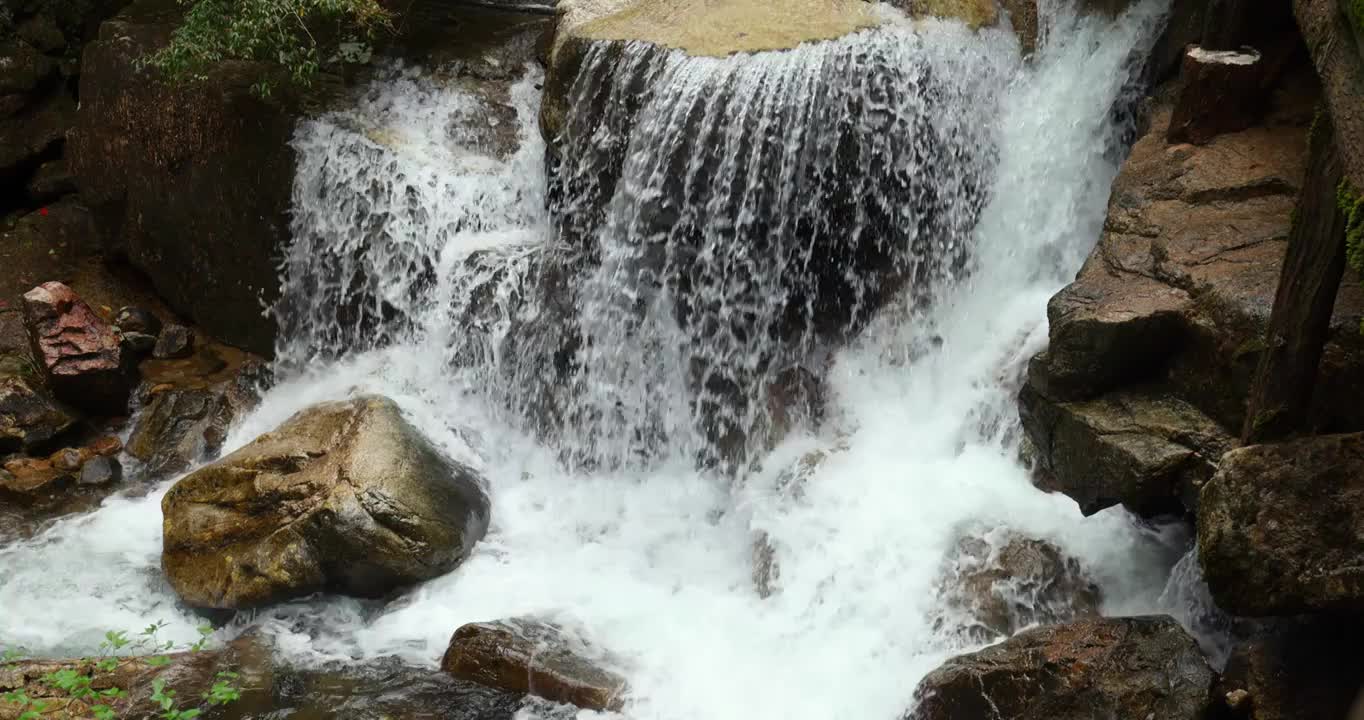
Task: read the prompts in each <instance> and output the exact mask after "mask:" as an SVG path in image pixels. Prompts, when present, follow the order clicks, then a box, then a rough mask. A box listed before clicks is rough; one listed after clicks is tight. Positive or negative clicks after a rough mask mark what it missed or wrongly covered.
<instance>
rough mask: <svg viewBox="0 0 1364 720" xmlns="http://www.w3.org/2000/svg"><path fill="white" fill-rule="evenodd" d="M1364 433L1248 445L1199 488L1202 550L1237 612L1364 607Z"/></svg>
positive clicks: (1227, 605)
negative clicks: (1363, 551)
mask: <svg viewBox="0 0 1364 720" xmlns="http://www.w3.org/2000/svg"><path fill="white" fill-rule="evenodd" d="M1361 527H1364V433H1356V434H1349V435H1322V436H1317V437H1311V438H1306V439H1302V440H1295V441H1291V442H1285V443H1278V444H1272V445H1252V446H1250V447H1245V448H1241V449H1239V450H1234V451H1232V452H1230V453H1228V454H1227V455H1226V456H1225V457H1223V458H1222V463H1221V465H1220V467H1219V468H1218V471H1217V475H1215V476H1214V477H1213V479H1212V481H1211V482H1209V483H1208V485H1207V486H1206V487H1205V488H1203V495H1202V499H1201V501H1200V506H1199V513H1198V543H1199V559H1200V560H1201V562H1202V564H1203V574H1204V576H1205V578H1206V579H1207V582H1208V587H1209V589H1211V591H1212V594H1213V597H1214V598H1215V599H1216V600H1217V604H1218V605H1220V606H1221V607H1222V608H1224V609H1225V610H1227V611H1228V612H1231V613H1234V614H1237V615H1290V614H1296V613H1301V612H1313V611H1333V610H1339V611H1350V612H1358V611H1359V610H1362V609H1364V567H1361V566H1360V564H1359V562H1358V557H1359V550H1360V548H1361V547H1364V537H1362V536H1361V531H1360V530H1359V529H1358V528H1361Z"/></svg>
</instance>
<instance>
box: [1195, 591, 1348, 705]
mask: <svg viewBox="0 0 1364 720" xmlns="http://www.w3.org/2000/svg"><path fill="white" fill-rule="evenodd" d="M1361 642H1364V627H1361V625H1360V623H1359V622H1358V620H1357V619H1352V618H1343V617H1332V616H1325V617H1323V616H1307V617H1302V618H1293V619H1285V620H1278V621H1274V622H1270V623H1267V624H1266V625H1265V626H1264V627H1263V628H1261V629H1260V630H1258V631H1257V632H1255V633H1254V634H1252V635H1251V636H1250V637H1249V638H1247V639H1246V640H1244V641H1243V642H1241V643H1240V644H1238V645H1237V646H1236V647H1235V648H1233V649H1232V652H1231V657H1230V658H1228V660H1227V665H1226V669H1225V670H1224V671H1223V673H1222V679H1221V681H1220V683H1219V685H1220V688H1219V690H1220V691H1221V693H1222V698H1223V700H1224V702H1225V704H1226V705H1227V707H1228V709H1230V710H1231V716H1232V717H1234V718H1246V719H1247V720H1339V719H1341V718H1346V717H1352V716H1350V715H1349V711H1350V706H1351V703H1352V702H1353V701H1354V699H1355V693H1356V692H1358V689H1359V688H1360V685H1361V681H1364V656H1361V655H1360V653H1359V646H1360V643H1361Z"/></svg>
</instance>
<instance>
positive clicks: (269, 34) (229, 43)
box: [146, 0, 392, 96]
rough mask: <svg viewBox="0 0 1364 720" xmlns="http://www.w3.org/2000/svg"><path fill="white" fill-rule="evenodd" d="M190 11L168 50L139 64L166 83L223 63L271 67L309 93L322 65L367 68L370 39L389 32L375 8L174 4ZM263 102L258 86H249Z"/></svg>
mask: <svg viewBox="0 0 1364 720" xmlns="http://www.w3.org/2000/svg"><path fill="white" fill-rule="evenodd" d="M179 2H180V3H181V4H182V5H188V6H190V8H189V11H188V12H187V13H186V14H185V20H184V22H183V23H182V24H181V25H180V27H179V28H177V29H176V31H175V34H174V35H173V36H172V38H171V42H170V44H169V45H168V46H166V47H165V48H163V49H162V50H160V51H159V52H157V53H155V54H153V55H152V56H150V57H149V58H147V59H146V63H147V64H149V65H151V66H153V67H156V68H158V69H159V70H161V71H163V72H165V73H166V74H167V75H168V76H169V77H170V78H172V79H176V80H181V79H186V78H192V79H203V78H204V77H205V73H206V72H207V71H208V69H209V68H210V67H212V66H213V65H214V64H215V63H218V62H221V61H223V60H256V61H263V62H269V63H275V64H278V65H279V66H280V67H282V68H284V70H285V71H287V74H288V77H289V79H290V81H291V82H294V83H297V84H300V85H308V84H310V82H311V81H312V78H313V77H314V76H315V75H316V74H317V72H318V70H320V69H321V68H322V67H323V65H326V64H329V63H348V62H349V63H354V62H366V61H367V60H368V58H369V43H370V41H371V40H373V39H374V36H375V34H376V33H378V32H379V31H381V30H389V29H391V28H392V17H391V14H390V13H389V12H388V11H387V10H385V9H384V8H383V7H382V6H381V5H379V2H378V0H179ZM253 89H254V90H255V91H256V92H257V93H258V94H260V95H262V96H264V95H269V94H270V90H271V87H270V84H269V81H267V80H262V81H260V82H259V83H257V84H256V85H255V86H253Z"/></svg>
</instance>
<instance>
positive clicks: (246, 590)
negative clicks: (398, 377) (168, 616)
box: [161, 396, 489, 609]
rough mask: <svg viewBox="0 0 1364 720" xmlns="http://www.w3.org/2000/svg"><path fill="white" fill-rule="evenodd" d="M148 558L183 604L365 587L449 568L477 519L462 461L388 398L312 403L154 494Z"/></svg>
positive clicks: (482, 517) (468, 545)
mask: <svg viewBox="0 0 1364 720" xmlns="http://www.w3.org/2000/svg"><path fill="white" fill-rule="evenodd" d="M162 512H163V515H164V518H165V520H164V524H163V536H164V551H163V553H162V560H161V564H162V568H163V569H164V570H165V572H166V577H167V579H168V580H169V581H170V583H171V586H172V587H174V588H175V590H176V592H177V593H179V595H180V597H181V598H183V599H184V600H185V602H186V603H188V604H189V605H191V606H194V607H201V608H221V609H236V608H248V607H257V606H261V605H266V604H269V603H272V602H278V601H282V600H287V599H290V598H294V597H300V596H303V595H308V594H311V593H315V592H320V591H332V592H339V593H344V594H348V595H355V596H360V597H378V596H382V595H385V594H387V593H389V592H392V591H393V590H395V589H398V588H401V587H403V586H406V585H410V584H412V583H415V582H419V581H421V580H427V579H430V578H433V577H436V576H439V575H442V574H445V573H447V572H449V571H450V570H452V569H453V568H455V567H456V566H457V565H459V563H460V562H462V561H463V560H464V558H466V557H467V556H468V554H469V552H470V551H471V550H472V548H473V546H474V544H475V543H476V542H478V540H479V539H481V538H482V537H483V533H484V532H485V531H486V530H487V526H488V513H489V508H488V499H487V497H485V496H484V494H483V491H482V489H481V487H480V480H479V478H478V477H477V475H475V474H474V472H473V471H472V470H470V469H469V468H466V467H463V466H461V465H458V464H456V463H454V462H452V461H450V460H448V459H446V458H445V457H443V456H442V455H441V454H440V453H439V452H438V451H437V450H436V449H435V447H433V446H432V445H431V443H430V442H429V441H428V440H427V439H426V438H425V437H423V436H422V435H421V434H420V433H419V432H418V431H417V430H416V429H415V428H413V427H412V426H411V425H410V424H408V422H407V421H406V420H405V419H404V418H403V415H402V413H401V411H400V410H399V409H398V407H397V405H395V404H394V403H393V402H392V401H391V400H388V399H386V398H382V397H375V396H366V397H359V398H356V399H354V400H349V401H345V402H334V403H324V404H321V405H315V406H313V407H311V408H308V409H307V410H304V411H302V412H300V413H298V414H297V415H294V416H293V417H292V418H290V419H289V420H288V421H287V422H285V423H284V424H283V425H281V426H280V427H278V428H276V429H275V430H274V431H272V432H269V433H266V434H264V435H262V436H260V437H259V438H256V440H254V441H253V442H251V443H250V444H248V445H246V446H245V447H243V448H242V449H240V450H238V451H236V452H234V453H232V454H230V455H228V456H226V457H224V458H223V459H221V460H219V461H217V462H215V463H213V464H211V465H208V466H206V467H204V468H201V469H200V470H197V471H195V472H194V473H191V474H190V475H188V476H186V477H185V478H184V479H183V480H181V481H180V482H178V483H176V485H175V486H174V487H172V488H171V490H170V492H168V493H167V494H166V496H165V498H163V500H162Z"/></svg>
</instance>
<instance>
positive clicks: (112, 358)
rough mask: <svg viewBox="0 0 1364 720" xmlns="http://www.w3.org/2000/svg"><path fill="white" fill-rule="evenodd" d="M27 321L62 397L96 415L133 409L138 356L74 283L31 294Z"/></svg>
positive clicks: (37, 351) (49, 286) (40, 357)
mask: <svg viewBox="0 0 1364 720" xmlns="http://www.w3.org/2000/svg"><path fill="white" fill-rule="evenodd" d="M24 320H25V323H26V324H27V326H28V330H29V337H30V339H31V340H32V342H33V349H34V355H35V357H37V358H38V361H39V363H40V364H41V365H42V367H43V370H44V372H45V374H46V376H47V381H48V385H49V386H50V387H51V388H52V391H53V392H54V393H55V394H56V395H57V397H58V398H59V399H61V400H63V401H65V402H68V403H70V404H71V405H74V406H76V407H79V408H81V409H84V410H87V411H90V412H92V413H96V414H103V415H122V414H123V413H125V412H127V409H128V394H129V392H130V391H131V389H132V364H133V363H132V358H131V357H129V356H128V355H126V354H125V353H124V352H123V350H122V348H121V347H120V339H119V336H118V334H117V333H115V332H114V329H113V328H112V327H111V326H110V325H109V324H108V323H106V322H105V321H104V320H103V319H102V318H101V317H99V316H98V315H96V314H95V311H94V310H91V309H90V306H89V305H87V304H85V301H84V300H81V299H80V297H78V296H77V295H76V293H75V292H74V291H73V290H72V289H71V288H69V287H67V286H65V285H63V284H61V283H58V282H48V283H44V284H42V285H39V286H38V287H36V288H34V289H32V290H30V291H29V292H27V293H25V294H24Z"/></svg>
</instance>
